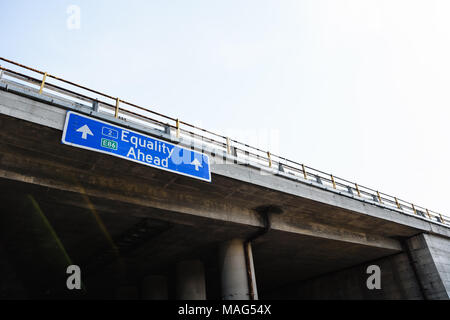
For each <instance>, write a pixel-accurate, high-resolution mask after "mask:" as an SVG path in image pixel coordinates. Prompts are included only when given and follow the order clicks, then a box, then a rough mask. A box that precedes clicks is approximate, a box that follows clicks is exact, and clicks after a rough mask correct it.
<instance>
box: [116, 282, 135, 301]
mask: <svg viewBox="0 0 450 320" xmlns="http://www.w3.org/2000/svg"><path fill="white" fill-rule="evenodd" d="M138 297H139V294H138V290H137V288H136V287H135V286H132V285H124V286H120V287H118V288H117V289H116V300H136V299H138Z"/></svg>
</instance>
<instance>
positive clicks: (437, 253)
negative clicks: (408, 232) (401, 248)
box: [407, 234, 450, 299]
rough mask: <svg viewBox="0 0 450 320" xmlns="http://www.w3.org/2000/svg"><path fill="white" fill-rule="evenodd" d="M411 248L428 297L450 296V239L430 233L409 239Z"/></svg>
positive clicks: (443, 297)
mask: <svg viewBox="0 0 450 320" xmlns="http://www.w3.org/2000/svg"><path fill="white" fill-rule="evenodd" d="M407 244H408V247H409V250H410V252H411V256H412V260H413V263H414V265H415V268H416V270H417V274H418V276H419V278H420V281H421V284H422V286H423V290H424V293H425V295H426V298H427V299H449V297H450V240H449V239H447V238H442V237H439V236H435V235H430V234H420V235H417V236H415V237H412V238H410V239H408V241H407Z"/></svg>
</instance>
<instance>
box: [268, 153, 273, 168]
mask: <svg viewBox="0 0 450 320" xmlns="http://www.w3.org/2000/svg"><path fill="white" fill-rule="evenodd" d="M267 158H268V159H269V168H272V159H271V158H270V152H269V151H267Z"/></svg>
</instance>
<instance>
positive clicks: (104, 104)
mask: <svg viewBox="0 0 450 320" xmlns="http://www.w3.org/2000/svg"><path fill="white" fill-rule="evenodd" d="M0 60H2V61H4V62H6V63H8V64H11V65H13V66H15V67H19V68H21V69H20V72H18V71H14V70H11V69H8V68H5V67H3V66H0V72H1V73H2V74H3V77H5V76H6V77H11V78H13V79H14V80H19V81H20V82H19V83H21V82H24V83H26V84H27V85H28V84H32V85H35V86H36V92H37V93H38V94H39V95H42V94H50V93H51V96H55V95H60V96H61V95H62V96H63V97H64V98H69V100H71V101H74V102H76V101H80V102H81V104H83V103H84V106H86V103H87V104H88V105H87V106H88V107H93V108H94V109H95V110H96V111H99V108H101V109H102V110H101V111H102V112H107V113H109V114H110V115H113V116H114V117H115V118H122V119H126V120H130V119H131V121H134V122H136V123H138V124H139V125H144V126H149V127H152V128H158V129H160V130H166V131H167V130H171V129H173V130H175V132H176V138H177V139H179V138H186V139H190V140H191V141H194V140H195V141H198V142H201V143H202V145H208V146H209V147H210V148H211V149H212V150H215V151H214V153H217V150H219V152H223V156H224V157H230V158H232V159H234V161H235V162H236V163H245V164H248V165H252V166H258V167H260V168H263V169H265V170H266V171H269V172H271V173H273V174H276V175H279V176H282V177H285V178H288V179H292V180H297V181H307V182H308V183H311V184H313V185H315V186H318V187H322V188H324V187H325V188H328V189H329V190H330V191H334V192H339V193H340V194H343V195H347V196H352V197H354V198H355V199H360V200H365V201H370V202H371V203H375V204H378V205H380V206H384V207H388V208H390V209H392V210H397V211H401V212H404V213H407V214H410V215H415V216H418V217H422V218H424V219H428V220H431V221H433V222H437V223H443V224H450V217H449V216H444V215H443V214H441V213H437V212H434V211H432V210H429V209H427V208H424V207H420V206H417V205H415V204H413V203H410V202H407V201H404V200H401V199H399V198H397V197H393V196H390V195H387V194H385V193H382V192H379V191H376V190H373V189H371V188H367V187H363V186H361V185H359V184H357V183H354V182H350V181H348V180H345V179H342V178H338V177H336V176H334V175H332V174H328V173H325V172H322V171H320V170H317V169H313V168H311V167H308V166H306V165H304V164H300V163H298V162H295V161H291V160H288V159H286V158H284V157H281V156H277V155H275V154H273V153H271V152H270V151H267V150H261V149H258V148H255V147H252V146H249V145H247V144H244V143H241V142H239V141H236V140H233V139H231V138H230V137H225V136H222V135H219V134H216V133H214V132H211V131H208V130H205V129H202V128H199V127H197V126H194V125H192V124H190V123H187V122H185V121H181V120H180V119H178V118H172V117H170V116H167V115H164V114H161V113H158V112H155V111H153V110H151V108H144V107H141V106H138V105H136V104H133V103H131V102H128V101H125V100H123V99H119V98H118V97H114V96H111V95H108V94H105V93H102V92H99V91H96V90H92V89H90V88H87V87H85V86H82V85H79V84H76V83H74V82H71V81H68V80H65V79H62V78H59V77H57V76H54V75H51V74H49V73H47V72H43V71H40V70H37V69H34V68H30V67H28V66H25V65H22V64H20V63H17V62H15V61H11V60H8V59H5V58H2V57H0ZM24 72H26V73H37V74H40V75H42V79H38V78H34V77H33V76H32V75H30V74H25V73H24ZM2 74H0V78H1V77H2ZM49 78H50V79H53V80H56V81H58V82H60V84H59V85H56V84H53V83H49V82H48V81H47V80H48V79H49ZM37 88H39V89H37ZM44 89H45V90H46V91H47V92H46V91H44ZM93 95H95V96H93ZM105 98H106V99H108V100H109V102H108V101H104V100H102V99H105ZM202 148H203V147H202ZM202 151H203V149H202Z"/></svg>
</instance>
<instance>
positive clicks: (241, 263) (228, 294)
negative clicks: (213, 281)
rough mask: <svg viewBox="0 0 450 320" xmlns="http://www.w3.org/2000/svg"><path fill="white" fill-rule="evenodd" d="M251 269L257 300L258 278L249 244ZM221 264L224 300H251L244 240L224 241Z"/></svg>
mask: <svg viewBox="0 0 450 320" xmlns="http://www.w3.org/2000/svg"><path fill="white" fill-rule="evenodd" d="M248 249H249V253H250V257H249V258H250V259H249V262H250V269H251V271H252V274H253V276H252V284H253V293H254V298H255V300H256V299H257V297H258V293H257V291H256V278H255V276H254V274H255V272H254V267H253V255H252V253H251V252H252V250H251V245H250V244H249V247H248ZM219 266H220V277H221V292H222V299H223V300H249V299H250V292H249V281H248V271H247V265H246V261H245V251H244V240H242V239H233V240H230V241H227V242H225V243H223V244H222V245H221V247H220V250H219Z"/></svg>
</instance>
